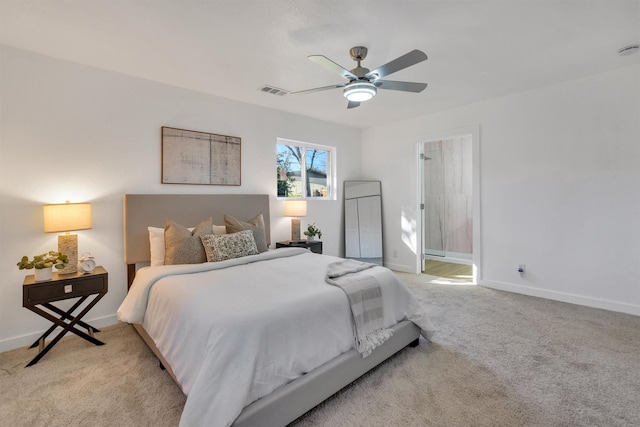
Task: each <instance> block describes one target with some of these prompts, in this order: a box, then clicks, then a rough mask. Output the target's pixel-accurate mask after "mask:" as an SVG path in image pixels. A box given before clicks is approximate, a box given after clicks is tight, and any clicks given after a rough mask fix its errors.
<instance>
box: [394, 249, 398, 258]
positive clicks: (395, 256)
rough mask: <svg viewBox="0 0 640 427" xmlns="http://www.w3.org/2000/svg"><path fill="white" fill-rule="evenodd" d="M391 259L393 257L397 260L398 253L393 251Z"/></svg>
mask: <svg viewBox="0 0 640 427" xmlns="http://www.w3.org/2000/svg"><path fill="white" fill-rule="evenodd" d="M393 257H394V258H398V251H396V250H395V249H394V251H393Z"/></svg>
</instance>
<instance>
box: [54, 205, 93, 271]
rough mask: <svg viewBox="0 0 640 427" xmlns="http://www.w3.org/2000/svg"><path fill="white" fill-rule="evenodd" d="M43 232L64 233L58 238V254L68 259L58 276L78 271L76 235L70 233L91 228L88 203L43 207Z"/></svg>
mask: <svg viewBox="0 0 640 427" xmlns="http://www.w3.org/2000/svg"><path fill="white" fill-rule="evenodd" d="M43 212H44V232H45V233H58V232H65V233H66V234H61V235H59V236H58V252H62V253H64V254H66V255H67V256H68V257H69V264H68V265H67V266H66V267H65V268H64V269H63V270H62V271H60V274H69V273H75V272H76V271H78V235H77V234H70V232H71V231H77V230H87V229H89V228H91V204H90V203H69V202H68V201H67V203H61V204H53V205H44V206H43Z"/></svg>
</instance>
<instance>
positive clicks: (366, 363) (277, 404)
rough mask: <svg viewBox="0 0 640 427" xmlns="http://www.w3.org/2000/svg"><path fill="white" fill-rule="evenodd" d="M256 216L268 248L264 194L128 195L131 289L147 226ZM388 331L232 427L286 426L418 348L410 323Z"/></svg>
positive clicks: (143, 255) (263, 402) (252, 409)
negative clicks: (364, 351) (372, 345)
mask: <svg viewBox="0 0 640 427" xmlns="http://www.w3.org/2000/svg"><path fill="white" fill-rule="evenodd" d="M258 213H262V215H263V216H264V223H265V232H266V237H267V244H270V241H271V239H270V236H271V234H270V214H269V196H268V195H265V194H258V195H254V194H202V195H194V194H126V195H125V196H124V261H125V264H126V265H127V279H128V283H129V286H131V283H132V282H133V278H134V277H135V272H136V264H141V263H146V262H148V261H149V258H150V255H149V254H150V252H149V234H148V230H147V227H149V226H151V227H164V221H165V219H172V220H174V221H176V222H178V223H180V224H183V225H185V226H193V225H195V224H198V223H200V222H201V221H202V220H203V219H205V218H208V217H212V218H213V223H214V224H216V225H223V224H224V215H225V214H228V215H233V216H234V217H236V218H238V219H240V220H242V221H246V220H249V219H251V218H253V217H254V216H255V215H257V214H258ZM133 326H134V328H135V329H136V331H137V332H138V333H139V334H140V336H141V337H142V338H143V340H144V341H145V343H146V344H147V345H148V346H149V348H150V349H151V350H152V351H153V352H154V354H155V355H156V356H157V357H158V359H159V360H160V363H161V365H162V366H163V367H164V368H166V370H167V372H168V373H169V375H171V377H172V378H173V379H174V381H175V382H176V383H178V381H177V379H176V376H175V374H174V373H173V370H172V369H171V366H170V365H169V363H167V361H166V359H165V358H164V356H163V355H162V354H161V353H160V351H159V350H158V348H157V347H156V345H155V344H154V342H153V339H152V338H151V337H150V336H149V334H147V332H146V331H145V330H144V328H143V326H142V324H139V323H136V324H133ZM392 329H393V330H394V334H393V336H392V337H391V338H390V339H389V340H387V341H386V342H385V343H384V344H383V345H381V346H380V347H378V348H377V349H376V350H375V351H374V352H373V353H372V354H371V355H370V356H368V357H366V358H364V359H363V358H362V357H361V356H360V354H358V352H357V351H355V350H350V351H348V352H346V353H343V354H341V355H339V356H337V357H336V358H334V359H332V360H330V361H329V362H327V363H325V364H324V365H322V366H319V367H318V368H316V369H314V370H313V371H311V372H308V373H307V374H305V375H303V376H302V377H300V378H298V379H296V380H294V381H291V382H290V383H288V384H285V385H283V386H281V387H280V388H278V389H277V390H275V391H274V392H272V393H271V394H269V395H267V396H264V397H263V398H261V399H259V400H257V401H255V402H253V403H252V404H250V405H248V406H246V407H245V408H244V409H243V411H242V412H241V413H240V415H239V416H238V418H237V419H236V420H235V422H234V423H233V426H234V427H248V426H260V425H272V426H278V425H281V426H285V425H286V424H288V423H290V422H292V421H294V420H295V419H296V418H298V417H300V416H301V415H303V414H304V413H306V412H307V411H309V410H310V409H312V408H314V407H315V406H317V405H318V404H320V403H321V402H323V401H324V400H326V399H327V398H329V397H330V396H331V395H333V394H335V393H336V392H338V391H339V390H341V389H342V388H344V387H345V386H347V385H348V384H350V383H351V382H353V381H354V380H356V379H357V378H359V377H360V376H362V375H363V374H365V373H366V372H368V371H369V370H371V369H373V368H374V367H375V366H377V365H378V364H380V363H381V362H383V361H384V360H386V359H388V358H389V357H391V356H393V355H394V354H395V353H397V352H398V351H400V350H401V349H403V348H404V347H406V346H407V345H411V346H416V345H418V338H419V336H420V329H419V328H418V327H417V326H416V325H414V324H413V323H412V322H410V321H403V322H400V323H398V324H397V325H395V326H393V327H392ZM178 384H179V383H178Z"/></svg>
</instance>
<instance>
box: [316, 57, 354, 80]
mask: <svg viewBox="0 0 640 427" xmlns="http://www.w3.org/2000/svg"><path fill="white" fill-rule="evenodd" d="M308 58H309V59H310V60H311V61H313V62H315V63H316V64H319V65H322V66H323V67H324V68H326V69H327V70H329V71H331V72H334V73H336V74H338V75H339V76H340V77H344V78H345V79H347V80H354V79H357V78H358V76H356V75H355V74H353V73H352V72H351V71H349V70H347V69H346V68H344V67H342V66H340V65H338V64H336V63H335V62H333V61H332V60H330V59H329V58H327V57H326V56H323V55H311V56H309V57H308Z"/></svg>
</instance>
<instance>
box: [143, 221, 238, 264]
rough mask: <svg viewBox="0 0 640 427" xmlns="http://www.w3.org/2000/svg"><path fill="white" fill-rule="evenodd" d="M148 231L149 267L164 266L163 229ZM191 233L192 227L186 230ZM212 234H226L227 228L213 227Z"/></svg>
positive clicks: (156, 228)
mask: <svg viewBox="0 0 640 427" xmlns="http://www.w3.org/2000/svg"><path fill="white" fill-rule="evenodd" d="M147 230H149V248H150V252H151V258H150V260H151V266H156V265H164V228H160V227H147ZM188 230H189V231H193V230H194V227H191V228H188ZM212 231H213V234H216V235H219V234H227V227H225V226H224V225H215V224H213V227H212Z"/></svg>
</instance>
